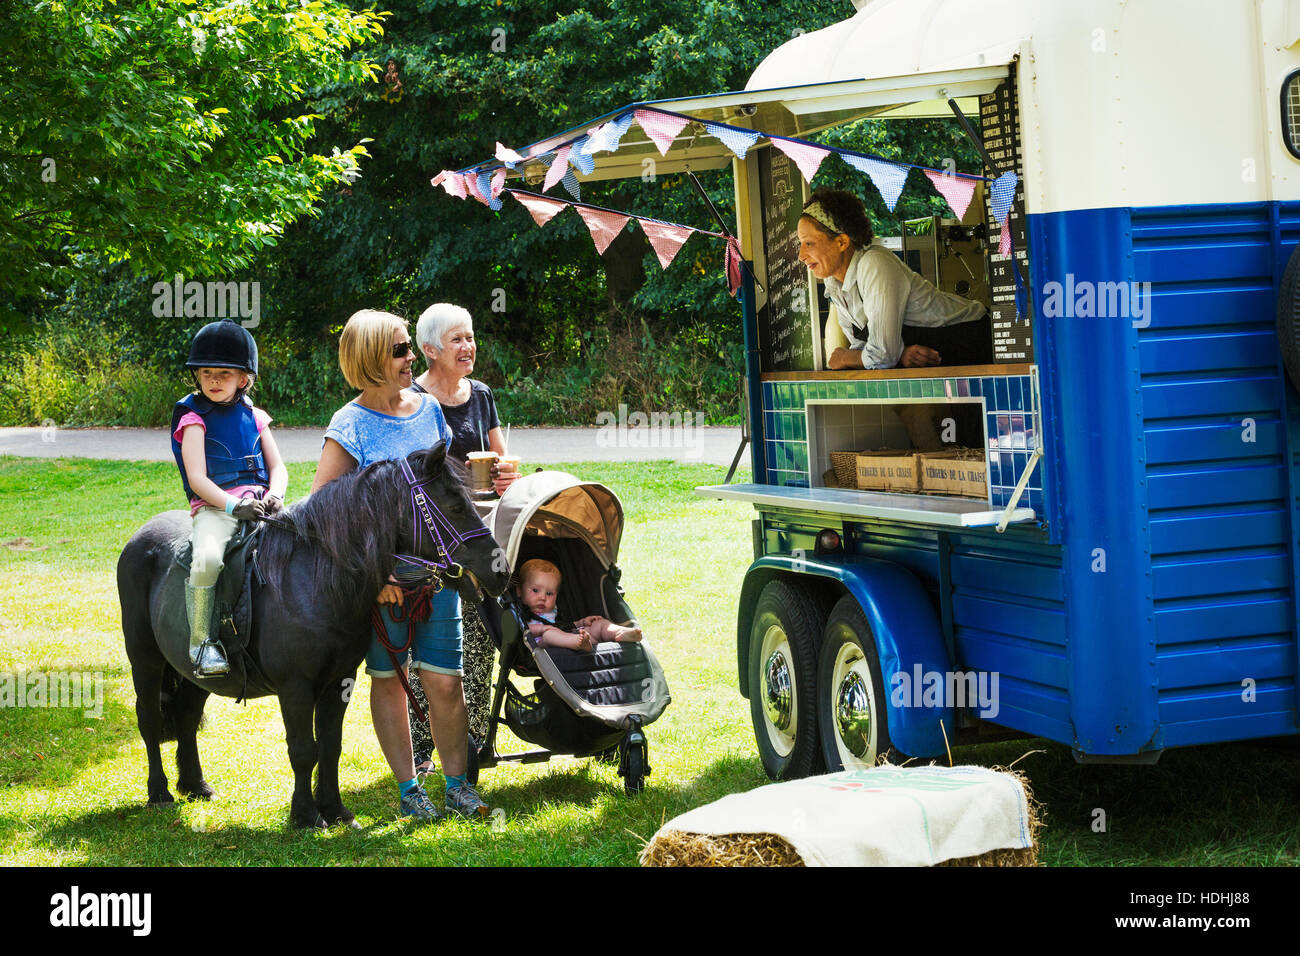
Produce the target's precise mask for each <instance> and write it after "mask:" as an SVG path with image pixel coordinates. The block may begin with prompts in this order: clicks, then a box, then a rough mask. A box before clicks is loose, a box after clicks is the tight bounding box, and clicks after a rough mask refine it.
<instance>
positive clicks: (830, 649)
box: [817, 595, 891, 773]
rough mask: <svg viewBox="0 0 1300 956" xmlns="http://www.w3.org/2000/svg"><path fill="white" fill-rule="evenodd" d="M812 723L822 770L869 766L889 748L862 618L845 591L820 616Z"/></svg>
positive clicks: (881, 688) (872, 644)
mask: <svg viewBox="0 0 1300 956" xmlns="http://www.w3.org/2000/svg"><path fill="white" fill-rule="evenodd" d="M817 687H818V694H817V722H818V724H819V725H820V726H821V745H822V755H823V757H824V758H825V760H826V769H827V770H828V771H829V772H831V773H834V772H835V771H837V770H853V769H865V768H870V767H874V766H875V765H876V760H877V758H878V757H879V756H880V755H881V754H883V753H886V752H887V751H888V750H889V749H890V746H891V745H890V742H889V726H888V721H887V720H886V718H885V701H886V699H887V698H886V696H885V683H884V681H883V680H882V678H881V674H880V660H879V658H878V657H877V655H876V641H875V638H874V637H873V636H872V633H871V625H870V624H868V623H867V616H866V615H865V614H863V613H862V608H861V607H859V606H858V602H857V600H856V599H854V598H853V597H852V596H851V595H845V596H844V597H842V598H840V600H839V601H838V602H837V603H836V605H835V607H833V608H832V609H831V613H830V617H829V618H827V620H826V631H825V633H824V634H823V636H822V647H821V657H820V659H819V661H818V665H817Z"/></svg>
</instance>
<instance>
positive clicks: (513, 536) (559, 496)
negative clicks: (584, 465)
mask: <svg viewBox="0 0 1300 956" xmlns="http://www.w3.org/2000/svg"><path fill="white" fill-rule="evenodd" d="M530 526H531V527H532V529H533V530H534V531H535V532H536V533H538V534H541V535H544V536H545V537H548V538H581V539H582V540H584V541H586V542H587V544H588V545H589V546H590V547H591V549H592V551H593V552H594V553H595V555H596V557H597V558H598V559H599V560H600V562H601V564H602V565H604V566H605V567H606V568H608V567H609V566H610V565H611V564H613V563H614V562H615V561H617V560H618V546H619V542H620V541H621V540H622V538H623V505H622V503H621V502H620V501H619V500H618V495H616V494H614V492H612V491H610V490H609V489H608V488H606V487H605V486H604V485H602V484H599V483H598V482H594V481H583V480H581V479H580V478H575V477H574V476H573V475H570V474H568V473H567V472H563V471H539V472H537V473H535V474H532V475H525V476H524V477H522V478H520V479H519V480H518V481H516V482H515V483H514V484H512V485H511V486H510V488H509V489H508V490H507V491H506V493H505V494H504V495H502V496H501V500H500V501H499V502H497V506H496V509H495V510H494V511H493V512H492V514H491V516H490V517H489V519H488V530H489V531H491V532H492V537H493V538H495V539H496V542H497V544H499V545H501V546H502V547H503V548H505V550H506V560H507V561H509V562H510V564H511V566H512V567H513V566H514V565H515V563H516V562H517V561H518V558H519V543H520V542H521V541H522V540H523V538H524V532H525V531H526V530H527V529H528V528H529V527H530Z"/></svg>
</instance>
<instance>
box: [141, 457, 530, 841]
mask: <svg viewBox="0 0 1300 956" xmlns="http://www.w3.org/2000/svg"><path fill="white" fill-rule="evenodd" d="M445 452H446V449H445V447H444V445H443V443H442V442H439V443H438V444H437V445H435V446H434V447H433V448H431V449H429V450H428V451H423V452H416V453H414V454H412V455H410V456H409V457H408V458H407V459H405V460H404V461H403V460H398V461H384V462H377V463H375V464H372V465H369V466H368V467H366V468H364V469H361V470H358V471H353V472H351V473H349V474H347V475H344V476H342V477H340V478H338V479H336V480H335V481H332V482H330V483H329V484H328V485H326V486H325V487H323V488H321V489H320V490H318V491H317V492H316V493H315V494H314V495H312V496H311V497H310V498H308V499H306V500H304V501H300V502H298V503H297V504H295V505H293V506H292V507H290V508H288V509H287V510H286V511H284V512H281V516H280V519H277V521H280V520H281V519H282V520H283V523H282V524H277V523H268V524H266V525H265V526H263V528H262V529H261V531H260V532H259V537H260V539H261V540H260V541H259V542H258V544H257V549H258V554H257V565H258V567H259V569H260V570H261V571H262V572H264V574H265V576H266V586H265V587H260V588H255V589H254V595H253V601H252V636H251V638H250V642H249V644H248V654H249V656H250V657H251V659H252V662H253V664H254V667H255V669H256V671H255V672H257V671H260V676H261V677H263V678H264V680H265V684H267V685H269V687H270V688H273V690H271V691H270V692H271V693H275V694H277V695H278V696H279V698H280V712H281V714H282V715H283V717H284V728H285V735H286V738H287V742H288V745H289V762H290V763H291V764H292V765H293V774H294V790H293V801H292V803H291V805H290V817H291V819H292V822H293V823H294V824H295V825H296V826H300V827H311V826H327V825H328V824H331V823H337V822H342V823H347V824H350V825H355V820H354V818H353V815H352V814H351V813H350V812H349V811H348V810H347V808H346V807H344V806H343V800H342V797H341V796H340V794H339V784H338V761H339V753H340V750H341V748H342V739H343V713H344V711H345V710H346V709H347V702H348V698H349V697H350V696H351V694H350V689H351V687H352V684H351V679H353V678H354V677H355V675H356V671H357V665H358V664H360V663H361V661H362V659H363V658H364V657H365V652H366V648H367V646H368V645H369V643H370V623H369V622H370V617H369V615H370V610H371V607H372V606H373V605H374V602H375V598H376V597H377V596H378V594H379V591H380V588H381V587H382V585H383V584H384V582H385V581H387V579H388V575H389V574H390V573H391V571H392V569H393V566H394V563H395V557H394V555H395V554H397V553H398V552H402V551H405V552H406V553H407V554H410V555H413V556H416V557H419V558H423V559H425V560H427V561H430V562H435V563H443V564H446V565H448V567H447V569H446V570H445V571H443V572H440V573H441V574H442V577H443V579H444V580H445V581H447V582H449V583H454V585H455V586H456V587H457V589H458V590H459V591H460V593H461V597H462V598H463V599H464V600H467V601H469V600H475V599H476V598H478V597H479V596H480V595H479V588H480V586H481V587H482V588H483V589H486V590H487V591H488V592H489V593H490V594H493V595H495V594H500V593H501V591H502V590H503V589H504V588H505V586H506V582H507V579H508V573H509V569H508V568H507V567H506V565H505V562H504V561H502V560H501V559H500V553H501V552H500V549H498V548H497V546H496V542H495V541H493V540H492V537H491V535H489V534H488V533H487V532H486V529H484V528H483V525H482V522H481V521H479V519H478V516H477V515H476V514H475V511H474V508H473V505H471V504H470V500H469V498H468V496H467V495H466V493H465V489H464V486H463V484H462V482H461V480H460V476H459V475H458V474H457V473H455V472H454V471H453V470H452V466H451V464H450V463H448V462H446V461H445ZM435 516H436V517H435ZM438 519H441V520H438ZM189 535H190V518H189V515H188V513H186V512H184V511H169V512H166V513H164V514H160V515H157V516H155V517H154V518H152V519H150V521H149V522H148V523H147V524H146V525H145V526H144V527H143V528H141V529H140V530H139V531H137V532H136V533H135V535H134V536H133V537H132V538H131V540H130V541H128V542H127V545H126V547H125V548H124V549H123V550H122V556H121V557H120V558H119V559H118V562H117V590H118V596H119V598H120V599H121V602H122V630H123V631H124V632H125V634H126V653H127V657H128V658H130V661H131V676H132V679H133V680H134V682H135V692H136V719H137V722H138V724H139V727H140V736H141V737H143V738H144V743H145V748H146V750H147V751H148V755H149V782H148V788H149V802H150V803H153V804H158V803H170V802H171V801H172V796H171V793H169V792H168V789H167V775H166V773H164V771H163V766H162V756H161V754H160V751H159V743H160V742H161V741H162V740H163V739H170V737H166V738H165V737H164V729H163V728H164V726H167V727H168V728H169V730H170V729H171V728H173V727H174V729H175V735H176V764H177V768H178V770H179V772H180V775H179V778H178V780H177V786H178V788H179V790H180V791H181V793H182V794H185V795H188V796H190V797H192V798H198V799H203V800H206V799H208V798H210V797H211V796H212V795H213V790H212V788H211V787H210V786H209V785H208V784H207V782H206V781H205V780H204V779H203V771H202V769H201V768H200V766H199V753H198V744H197V740H196V733H197V730H198V727H199V720H200V718H201V717H202V715H203V705H204V703H205V701H206V700H207V698H208V695H209V694H210V693H216V694H220V695H222V696H225V697H240V696H244V695H245V693H247V695H248V696H265V694H266V693H267V691H265V690H262V689H261V688H257V687H253V688H252V689H247V688H246V686H245V684H244V683H243V681H242V680H236V679H235V674H234V671H235V668H232V674H231V675H230V676H227V677H221V678H215V679H214V678H204V679H203V680H202V681H201V682H198V681H195V680H194V679H193V678H192V677H191V672H192V671H191V666H190V663H189V652H188V645H189V637H188V633H187V632H186V633H181V632H185V631H186V628H185V627H184V626H182V627H180V628H176V627H171V628H168V629H166V632H162V631H161V630H160V629H158V628H157V624H158V621H159V620H160V617H161V619H164V620H170V619H171V617H169V616H166V615H161V614H160V612H161V611H162V605H163V604H164V603H165V602H164V596H163V595H164V587H163V582H164V579H165V578H166V577H167V573H168V569H169V568H170V567H171V565H172V560H173V558H174V557H175V556H176V554H177V552H179V551H180V550H181V549H182V548H184V547H185V546H186V543H187V541H188V540H189ZM444 552H445V554H446V558H445V559H444V558H443V557H442V554H443V553H444ZM452 562H454V563H452ZM181 617H182V618H183V617H184V615H183V614H182V615H181ZM182 624H183V621H182ZM232 663H233V661H232ZM250 670H253V669H252V668H250ZM313 725H314V728H315V731H314V733H313ZM318 764H319V767H320V769H319V771H318V774H317V779H316V792H315V797H314V798H313V795H312V789H311V776H312V768H313V767H315V766H317V765H318Z"/></svg>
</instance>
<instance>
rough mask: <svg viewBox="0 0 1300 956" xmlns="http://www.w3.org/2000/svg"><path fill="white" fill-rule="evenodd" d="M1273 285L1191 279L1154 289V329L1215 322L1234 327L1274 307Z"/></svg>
mask: <svg viewBox="0 0 1300 956" xmlns="http://www.w3.org/2000/svg"><path fill="white" fill-rule="evenodd" d="M1274 304H1275V303H1274V299H1273V286H1272V284H1271V283H1270V282H1268V281H1267V280H1263V279H1261V280H1252V281H1250V282H1244V281H1243V282H1238V283H1234V284H1233V286H1232V287H1230V288H1224V287H1223V286H1221V285H1214V286H1211V285H1207V284H1201V283H1190V284H1187V285H1182V286H1177V287H1173V286H1160V287H1157V288H1153V289H1152V290H1151V329H1152V330H1165V329H1184V328H1202V327H1206V326H1215V327H1219V328H1232V327H1233V326H1236V325H1241V324H1254V323H1257V322H1259V320H1260V316H1264V315H1268V314H1269V311H1270V310H1271V309H1272V308H1273V307H1274Z"/></svg>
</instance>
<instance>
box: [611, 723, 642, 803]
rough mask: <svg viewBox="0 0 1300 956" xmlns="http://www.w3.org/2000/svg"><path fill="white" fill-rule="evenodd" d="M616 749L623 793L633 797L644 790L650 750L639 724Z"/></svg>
mask: <svg viewBox="0 0 1300 956" xmlns="http://www.w3.org/2000/svg"><path fill="white" fill-rule="evenodd" d="M618 749H619V762H618V772H619V774H620V775H621V776H622V777H623V791H624V792H625V793H626V794H627V795H628V796H629V797H634V796H636V795H637V794H638V793H640V792H641V791H642V790H644V789H645V778H646V775H647V774H648V773H650V760H649V755H650V748H649V747H648V746H647V745H646V740H645V734H643V733H642V732H641V727H640V725H639V724H637V725H636V726H634V727H633V728H632V730H631V731H630V732H629V733H628V735H627V736H626V737H624V738H623V740H622V742H621V743H620V744H619V745H618Z"/></svg>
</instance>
